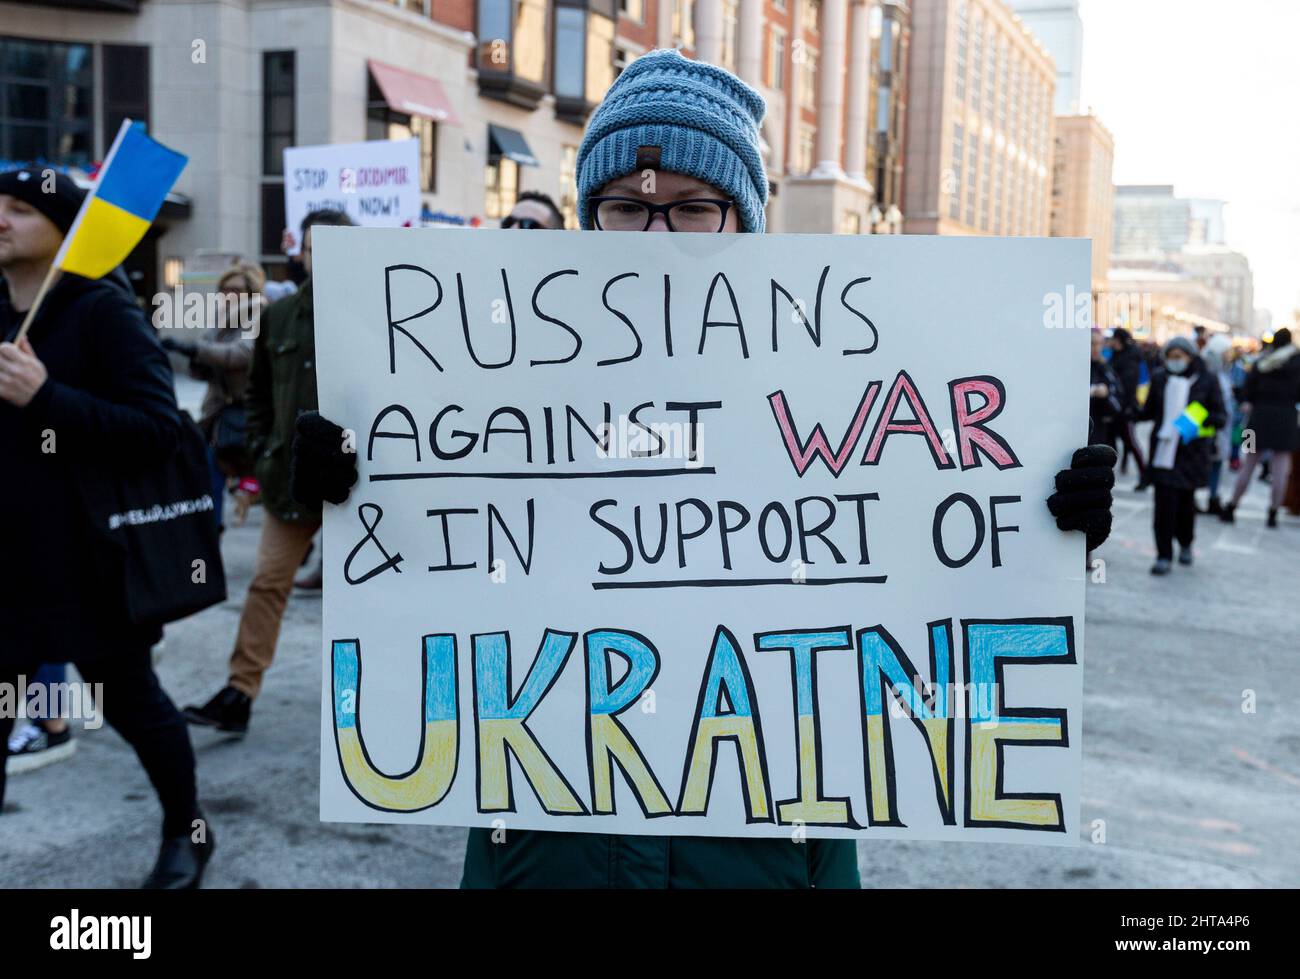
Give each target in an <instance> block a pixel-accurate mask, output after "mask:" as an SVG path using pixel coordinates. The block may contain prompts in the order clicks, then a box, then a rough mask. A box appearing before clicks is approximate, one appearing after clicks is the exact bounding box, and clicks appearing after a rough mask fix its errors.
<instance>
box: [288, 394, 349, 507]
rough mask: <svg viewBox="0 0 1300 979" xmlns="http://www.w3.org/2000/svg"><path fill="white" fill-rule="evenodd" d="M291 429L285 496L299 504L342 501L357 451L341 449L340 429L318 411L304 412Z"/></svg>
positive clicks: (346, 496) (347, 488)
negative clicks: (287, 489) (291, 437)
mask: <svg viewBox="0 0 1300 979" xmlns="http://www.w3.org/2000/svg"><path fill="white" fill-rule="evenodd" d="M294 429H295V432H296V433H295V435H294V437H293V449H292V455H291V457H290V459H289V495H290V496H292V497H293V498H294V499H295V500H297V501H298V502H299V503H301V504H302V505H303V506H311V507H318V506H320V505H321V501H322V500H328V501H329V502H330V503H342V502H344V501H345V500H346V499H347V498H348V492H349V490H351V489H352V487H353V486H354V485H355V484H356V481H357V454H356V453H355V452H344V451H343V429H342V428H340V427H339V426H338V425H335V424H334V423H333V422H332V421H330V420H329V419H328V418H325V417H323V416H322V415H321V413H320V412H319V411H304V412H303V413H302V414H301V415H299V416H298V420H297V421H296V422H295V423H294Z"/></svg>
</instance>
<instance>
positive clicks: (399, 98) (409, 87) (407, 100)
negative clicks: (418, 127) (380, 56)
mask: <svg viewBox="0 0 1300 979" xmlns="http://www.w3.org/2000/svg"><path fill="white" fill-rule="evenodd" d="M366 65H367V66H368V67H369V68H370V74H371V76H372V77H373V78H374V79H375V84H376V85H378V86H379V91H381V92H382V93H383V95H384V101H385V102H387V103H388V107H389V108H390V109H392V110H393V111H394V112H405V113H407V114H409V115H413V116H425V117H426V118H429V119H432V120H434V122H449V123H451V124H452V125H453V126H459V125H460V117H459V116H457V115H456V110H455V109H453V108H452V107H451V102H450V100H448V98H447V93H446V92H445V91H443V87H442V82H440V81H438V80H437V79H436V78H426V77H425V76H424V75H417V74H415V73H414V72H410V71H406V70H405V69H404V68H394V67H393V66H392V65H386V64H383V63H382V62H379V61H367V62H366Z"/></svg>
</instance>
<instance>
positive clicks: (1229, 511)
mask: <svg viewBox="0 0 1300 979" xmlns="http://www.w3.org/2000/svg"><path fill="white" fill-rule="evenodd" d="M1236 512H1237V504H1235V503H1229V504H1227V505H1226V506H1224V508H1223V509H1222V510H1220V511H1219V519H1220V520H1222V521H1223V522H1224V523H1236V522H1237V518H1236V517H1235V516H1233V514H1235V513H1236Z"/></svg>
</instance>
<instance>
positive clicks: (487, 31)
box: [478, 0, 546, 85]
mask: <svg viewBox="0 0 1300 979" xmlns="http://www.w3.org/2000/svg"><path fill="white" fill-rule="evenodd" d="M478 37H479V47H478V68H479V70H480V71H489V72H496V73H499V74H504V75H510V74H513V75H515V76H516V77H518V78H521V79H523V80H524V81H528V82H532V83H533V84H535V85H541V84H542V83H543V81H544V80H545V75H546V2H545V0H478Z"/></svg>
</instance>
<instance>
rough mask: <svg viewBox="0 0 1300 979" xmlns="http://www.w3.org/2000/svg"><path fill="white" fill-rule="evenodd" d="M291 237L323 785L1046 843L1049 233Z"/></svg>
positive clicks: (1056, 288)
mask: <svg viewBox="0 0 1300 979" xmlns="http://www.w3.org/2000/svg"><path fill="white" fill-rule="evenodd" d="M312 235H313V237H312V258H313V266H314V268H315V269H316V272H317V276H316V280H315V281H316V288H317V290H318V293H317V297H316V301H317V305H316V334H317V339H318V343H317V369H318V372H319V374H318V381H319V392H320V406H321V412H322V413H323V414H324V415H325V416H326V417H327V418H330V419H331V420H333V421H335V422H337V423H338V424H339V425H340V426H342V427H343V428H344V429H347V430H351V431H353V432H355V433H357V437H356V439H355V450H356V458H357V467H358V477H359V478H358V480H357V483H356V485H355V486H354V487H353V488H352V490H351V491H350V494H349V496H348V499H347V500H346V501H345V502H344V503H343V504H341V505H330V506H327V507H326V508H325V510H324V535H325V539H326V541H327V543H326V547H325V554H326V558H325V565H324V590H325V601H324V608H323V615H324V622H323V629H324V631H323V636H322V639H323V642H322V646H321V650H320V655H321V667H322V672H323V675H324V678H325V683H324V685H323V689H322V699H321V708H322V717H321V719H320V735H321V753H320V758H321V786H320V811H321V816H322V818H323V819H324V820H326V821H343V822H384V823H404V822H410V823H433V824H441V825H453V826H472V827H480V828H483V829H489V828H491V827H492V826H493V821H494V820H502V819H504V820H505V821H506V822H507V823H508V824H509V826H510V828H511V829H515V828H518V829H520V830H561V831H565V832H596V833H631V834H636V833H643V834H648V835H655V836H672V835H689V836H718V837H750V838H769V839H777V838H781V839H790V838H791V835H792V833H797V834H800V838H802V836H803V835H805V834H806V836H808V837H810V838H811V837H832V838H854V837H892V838H900V839H936V840H952V841H965V840H981V841H984V840H988V841H998V842H1009V841H1020V842H1036V843H1054V844H1076V843H1078V842H1079V841H1080V839H1081V832H1080V830H1081V825H1080V813H1079V794H1080V787H1081V757H1082V756H1081V747H1080V741H1079V733H1080V732H1079V727H1080V711H1081V709H1082V679H1083V678H1082V668H1081V665H1080V663H1079V656H1078V649H1079V646H1080V644H1081V643H1082V639H1083V636H1082V629H1083V596H1084V588H1085V586H1086V576H1085V575H1084V574H1083V573H1081V568H1083V566H1084V564H1083V556H1084V555H1083V545H1084V542H1083V540H1082V538H1081V535H1079V534H1077V533H1065V532H1062V531H1061V530H1059V529H1057V527H1056V525H1055V523H1054V522H1053V520H1052V517H1051V514H1050V513H1049V511H1048V509H1047V506H1046V505H1045V504H1046V499H1047V497H1048V496H1049V495H1050V494H1051V493H1052V491H1053V489H1054V478H1055V475H1056V473H1057V472H1058V471H1059V470H1061V469H1063V468H1066V467H1067V466H1068V465H1069V463H1070V457H1071V455H1072V454H1073V452H1074V450H1076V449H1077V448H1078V447H1079V445H1080V444H1082V441H1083V438H1084V435H1083V433H1084V432H1086V430H1087V420H1086V408H1085V406H1084V403H1083V402H1082V401H1081V400H1080V399H1077V398H1071V397H1067V396H1066V395H1067V393H1068V392H1070V391H1075V390H1083V389H1084V388H1085V387H1086V372H1087V370H1088V355H1087V331H1086V330H1076V329H1050V330H1047V329H1043V308H1044V307H1043V296H1044V295H1047V294H1049V293H1054V294H1057V295H1059V296H1060V297H1061V301H1062V303H1063V304H1064V302H1065V301H1066V299H1067V298H1068V299H1069V301H1070V303H1071V316H1072V315H1073V305H1074V304H1075V298H1073V297H1077V296H1079V295H1083V296H1085V297H1086V296H1087V295H1088V288H1087V285H1088V281H1089V275H1090V271H1089V265H1090V258H1089V252H1088V246H1087V242H1079V241H1070V240H1065V239H1051V240H1034V241H1029V240H1027V239H1010V238H1007V239H974V238H956V237H952V238H940V237H925V236H914V237H907V236H897V235H879V236H877V235H860V236H818V235H790V236H785V235H646V234H633V233H623V234H620V233H608V234H606V233H602V234H592V233H585V234H579V233H576V232H573V233H570V232H552V233H548V234H546V235H514V234H510V233H509V232H505V231H497V230H493V231H483V232H481V233H479V234H475V235H468V236H463V237H459V238H458V239H457V242H456V247H455V248H454V249H452V248H448V247H447V241H448V239H447V237H446V235H445V233H440V232H437V231H432V230H430V231H425V230H421V229H413V230H407V231H389V230H385V229H375V228H347V227H344V228H338V227H320V228H318V229H315V230H313V232H312ZM1062 322H1064V321H1062ZM705 433H707V437H705ZM706 445H707V452H706V451H704V447H705V446H706ZM646 703H653V706H654V709H653V710H650V711H647V710H644V709H643V707H644V705H645V704H646ZM507 814H508V815H507Z"/></svg>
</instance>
